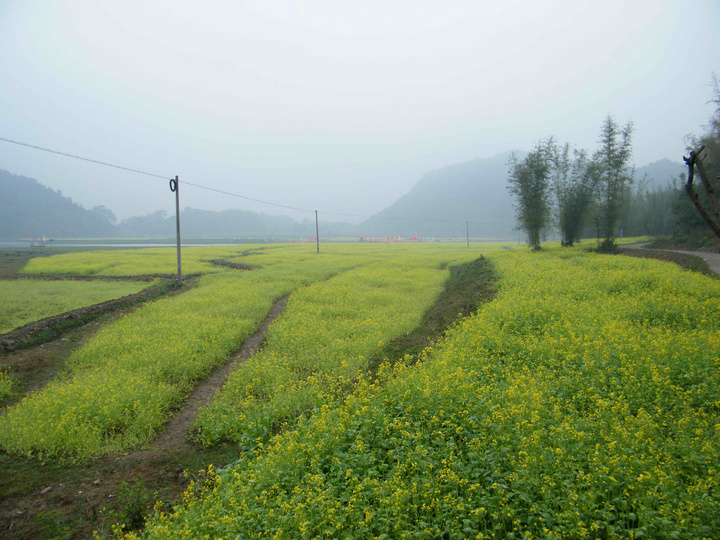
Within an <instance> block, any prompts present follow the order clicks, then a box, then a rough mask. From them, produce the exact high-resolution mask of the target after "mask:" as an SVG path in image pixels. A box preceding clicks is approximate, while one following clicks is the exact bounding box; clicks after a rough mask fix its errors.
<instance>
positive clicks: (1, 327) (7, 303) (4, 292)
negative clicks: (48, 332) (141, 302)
mask: <svg viewBox="0 0 720 540" xmlns="http://www.w3.org/2000/svg"><path fill="white" fill-rule="evenodd" d="M147 286H148V283H138V282H119V281H113V282H108V281H104V282H103V281H97V282H92V283H88V282H79V281H38V280H30V279H22V280H7V281H6V280H0V298H2V303H0V334H3V333H5V332H9V331H10V330H12V329H14V328H18V327H19V326H22V325H24V324H27V323H29V322H32V321H37V320H38V319H42V318H45V317H51V316H53V315H58V314H60V313H64V312H66V311H70V310H73V309H78V308H82V307H86V306H90V305H92V304H98V303H100V302H105V301H106V300H111V299H113V298H119V297H121V296H126V295H128V294H135V293H137V292H140V291H141V290H142V289H144V288H145V287H147Z"/></svg>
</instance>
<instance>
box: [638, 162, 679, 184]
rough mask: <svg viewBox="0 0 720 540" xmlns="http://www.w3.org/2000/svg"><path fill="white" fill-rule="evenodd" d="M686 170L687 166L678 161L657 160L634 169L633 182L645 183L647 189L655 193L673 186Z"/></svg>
mask: <svg viewBox="0 0 720 540" xmlns="http://www.w3.org/2000/svg"><path fill="white" fill-rule="evenodd" d="M687 170H688V169H687V165H683V164H682V163H680V162H679V161H671V160H669V159H659V160H658V161H653V162H652V163H648V164H647V165H644V166H642V167H638V168H637V169H635V182H643V183H647V188H648V189H649V190H650V191H655V190H658V189H663V188H666V187H668V186H671V185H673V184H674V181H675V180H677V179H678V178H679V177H680V175H681V174H682V173H687Z"/></svg>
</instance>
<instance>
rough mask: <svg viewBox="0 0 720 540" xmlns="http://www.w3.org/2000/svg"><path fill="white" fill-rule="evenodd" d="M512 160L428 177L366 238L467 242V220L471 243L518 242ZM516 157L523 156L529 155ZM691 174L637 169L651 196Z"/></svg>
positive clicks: (676, 167)
mask: <svg viewBox="0 0 720 540" xmlns="http://www.w3.org/2000/svg"><path fill="white" fill-rule="evenodd" d="M510 154H511V152H505V153H502V154H498V155H496V156H493V157H491V158H487V159H475V160H472V161H466V162H464V163H458V164H456V165H450V166H448V167H443V168H442V169H437V170H435V171H432V172H429V173H427V174H426V175H424V176H423V177H422V178H421V179H420V180H419V181H418V183H417V184H416V185H415V186H414V187H413V188H412V189H411V190H410V191H409V192H408V193H407V194H406V195H404V196H403V197H401V198H400V199H398V200H397V201H396V202H395V203H393V204H392V205H391V206H389V207H388V208H386V209H384V210H382V211H380V212H378V213H377V214H375V215H374V216H373V217H372V218H370V219H368V220H367V221H365V222H364V223H362V224H361V225H360V226H359V228H360V229H361V231H362V234H365V235H383V236H384V235H393V236H395V235H400V236H418V237H428V236H430V237H454V238H463V237H464V236H465V234H466V232H465V231H466V228H465V227H466V225H465V221H466V220H467V221H469V222H470V236H471V237H474V238H518V234H519V233H518V232H517V231H516V230H515V225H516V221H515V210H514V208H513V199H512V197H511V195H510V194H509V192H508V189H507V180H508V168H509V167H508V160H509V158H510ZM517 154H518V156H519V157H521V158H522V157H523V156H524V152H517ZM686 170H687V168H686V167H685V166H684V165H682V164H681V163H678V162H675V161H670V160H669V159H661V160H659V161H655V162H653V163H650V164H648V165H644V166H642V167H638V168H637V169H635V179H636V182H640V181H644V182H646V184H647V187H648V189H650V190H655V189H662V188H666V187H667V186H668V185H672V183H673V179H676V178H677V177H679V175H680V174H681V173H682V172H685V171H686ZM391 218H406V219H413V220H417V221H405V220H399V219H391Z"/></svg>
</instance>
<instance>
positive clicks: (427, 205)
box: [359, 152, 522, 238]
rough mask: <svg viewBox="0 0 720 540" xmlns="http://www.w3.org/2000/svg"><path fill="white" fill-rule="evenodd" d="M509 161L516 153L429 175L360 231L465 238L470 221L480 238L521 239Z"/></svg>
mask: <svg viewBox="0 0 720 540" xmlns="http://www.w3.org/2000/svg"><path fill="white" fill-rule="evenodd" d="M519 155H522V153H519ZM509 157H510V152H505V153H503V154H498V155H496V156H493V157H491V158H487V159H475V160H472V161H466V162H464V163H458V164H456V165H450V166H449V167H443V168H442V169H437V170H435V171H432V172H429V173H427V174H425V175H424V176H423V177H422V178H421V179H420V181H418V183H417V184H415V186H414V187H413V188H412V189H411V190H410V191H409V192H408V193H407V194H406V195H404V196H402V197H401V198H400V199H398V200H397V201H396V202H395V203H394V204H392V205H391V206H389V207H388V208H386V209H385V210H382V211H380V212H378V213H377V214H375V215H374V216H373V217H371V218H370V219H368V220H367V221H365V222H363V223H362V224H361V225H360V226H359V228H360V230H361V231H362V233H363V234H366V235H402V236H418V237H455V238H464V237H465V234H466V225H465V221H466V220H467V221H470V236H472V237H474V238H515V237H517V233H515V232H514V228H515V217H514V211H513V207H512V198H511V196H510V194H509V193H508V189H507V178H508V159H509ZM389 218H411V219H414V220H417V221H403V220H397V219H389ZM447 220H454V221H455V222H448V221H447Z"/></svg>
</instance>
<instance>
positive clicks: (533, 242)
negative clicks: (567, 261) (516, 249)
mask: <svg viewBox="0 0 720 540" xmlns="http://www.w3.org/2000/svg"><path fill="white" fill-rule="evenodd" d="M552 144H553V139H552V138H550V139H547V140H546V141H542V140H540V141H539V142H538V143H537V145H536V146H535V148H534V149H533V150H532V151H531V152H530V153H529V154H528V155H527V156H526V157H525V159H524V160H522V161H518V159H517V157H516V156H514V155H513V156H512V157H511V158H510V163H509V165H510V174H509V178H508V181H509V185H508V189H509V190H510V193H512V194H513V195H514V196H515V210H516V217H517V220H518V229H520V230H522V231H524V232H525V233H526V234H527V236H528V243H529V244H530V246H531V247H532V248H533V250H534V251H538V250H539V249H540V236H541V234H542V230H543V229H544V228H545V227H546V226H547V224H548V220H549V217H550V183H549V176H550V159H549V148H550V146H551V145H552Z"/></svg>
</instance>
